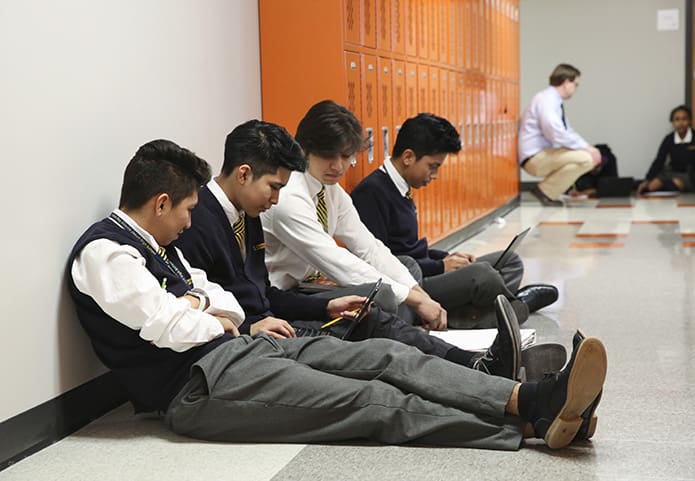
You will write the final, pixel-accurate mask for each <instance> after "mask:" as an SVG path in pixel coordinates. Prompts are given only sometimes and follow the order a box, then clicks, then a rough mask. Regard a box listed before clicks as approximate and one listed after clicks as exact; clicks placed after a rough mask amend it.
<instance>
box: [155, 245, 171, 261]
mask: <svg viewBox="0 0 695 481" xmlns="http://www.w3.org/2000/svg"><path fill="white" fill-rule="evenodd" d="M157 254H159V256H160V257H161V258H162V259H164V260H165V261H167V260H169V258H168V257H167V251H166V249H165V248H164V247H160V248H159V249H157Z"/></svg>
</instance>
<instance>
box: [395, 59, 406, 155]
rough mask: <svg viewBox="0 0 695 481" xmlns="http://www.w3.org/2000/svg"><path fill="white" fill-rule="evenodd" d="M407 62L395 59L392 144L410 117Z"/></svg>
mask: <svg viewBox="0 0 695 481" xmlns="http://www.w3.org/2000/svg"><path fill="white" fill-rule="evenodd" d="M405 77H406V71H405V62H401V61H399V60H394V61H393V126H394V127H393V128H394V131H393V133H392V135H391V145H393V144H394V143H395V142H396V137H397V136H398V130H399V129H400V126H401V124H402V123H403V122H404V121H405V119H407V118H408V113H407V103H406V87H405Z"/></svg>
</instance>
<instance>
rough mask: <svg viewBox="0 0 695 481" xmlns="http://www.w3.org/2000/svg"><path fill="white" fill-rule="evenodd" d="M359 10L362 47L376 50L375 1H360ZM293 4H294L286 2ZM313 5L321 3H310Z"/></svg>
mask: <svg viewBox="0 0 695 481" xmlns="http://www.w3.org/2000/svg"><path fill="white" fill-rule="evenodd" d="M361 2H362V6H361V8H360V13H361V19H362V22H361V23H362V45H364V46H365V47H370V48H376V37H377V32H376V29H377V25H376V22H377V20H376V0H361ZM287 3H290V4H294V3H295V2H287ZM312 3H313V4H314V5H316V4H318V3H323V2H312Z"/></svg>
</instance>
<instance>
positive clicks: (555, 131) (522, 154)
mask: <svg viewBox="0 0 695 481" xmlns="http://www.w3.org/2000/svg"><path fill="white" fill-rule="evenodd" d="M565 124H566V125H567V127H566V128H565ZM565 124H563V123H562V97H561V96H560V94H559V93H558V91H557V89H556V88H555V87H553V86H548V87H546V88H545V89H543V90H541V91H540V92H538V93H537V94H536V95H535V96H534V97H533V100H531V104H530V105H529V106H528V107H527V108H526V110H524V113H523V114H522V116H521V122H520V128H519V162H523V161H524V160H525V159H528V158H529V157H533V156H534V155H536V154H537V153H538V152H540V151H541V150H544V149H548V148H551V147H565V148H567V149H571V150H579V149H585V148H587V147H588V146H589V143H588V142H587V141H586V140H584V139H583V138H582V136H581V135H579V134H578V133H577V132H575V131H574V130H573V129H572V127H570V124H569V121H568V120H567V116H565Z"/></svg>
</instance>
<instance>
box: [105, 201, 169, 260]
mask: <svg viewBox="0 0 695 481" xmlns="http://www.w3.org/2000/svg"><path fill="white" fill-rule="evenodd" d="M113 213H114V214H116V215H117V216H118V217H120V218H121V220H123V222H125V223H126V224H128V225H129V226H130V227H132V229H133V230H134V231H135V232H137V233H138V234H140V236H141V237H142V238H143V239H145V240H146V241H147V243H148V244H150V245H151V246H152V247H154V250H155V251H159V247H160V246H159V244H158V243H157V241H156V240H155V238H154V236H153V235H152V234H150V233H149V232H147V231H146V230H145V229H143V228H142V227H140V224H138V223H137V222H135V219H133V218H132V217H130V216H129V215H128V214H126V213H125V212H123V211H122V210H121V209H116V210H114V211H113ZM110 220H111V222H113V223H114V224H116V225H118V223H117V222H116V221H115V220H113V219H110ZM118 227H121V226H118ZM121 228H122V227H121Z"/></svg>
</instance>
